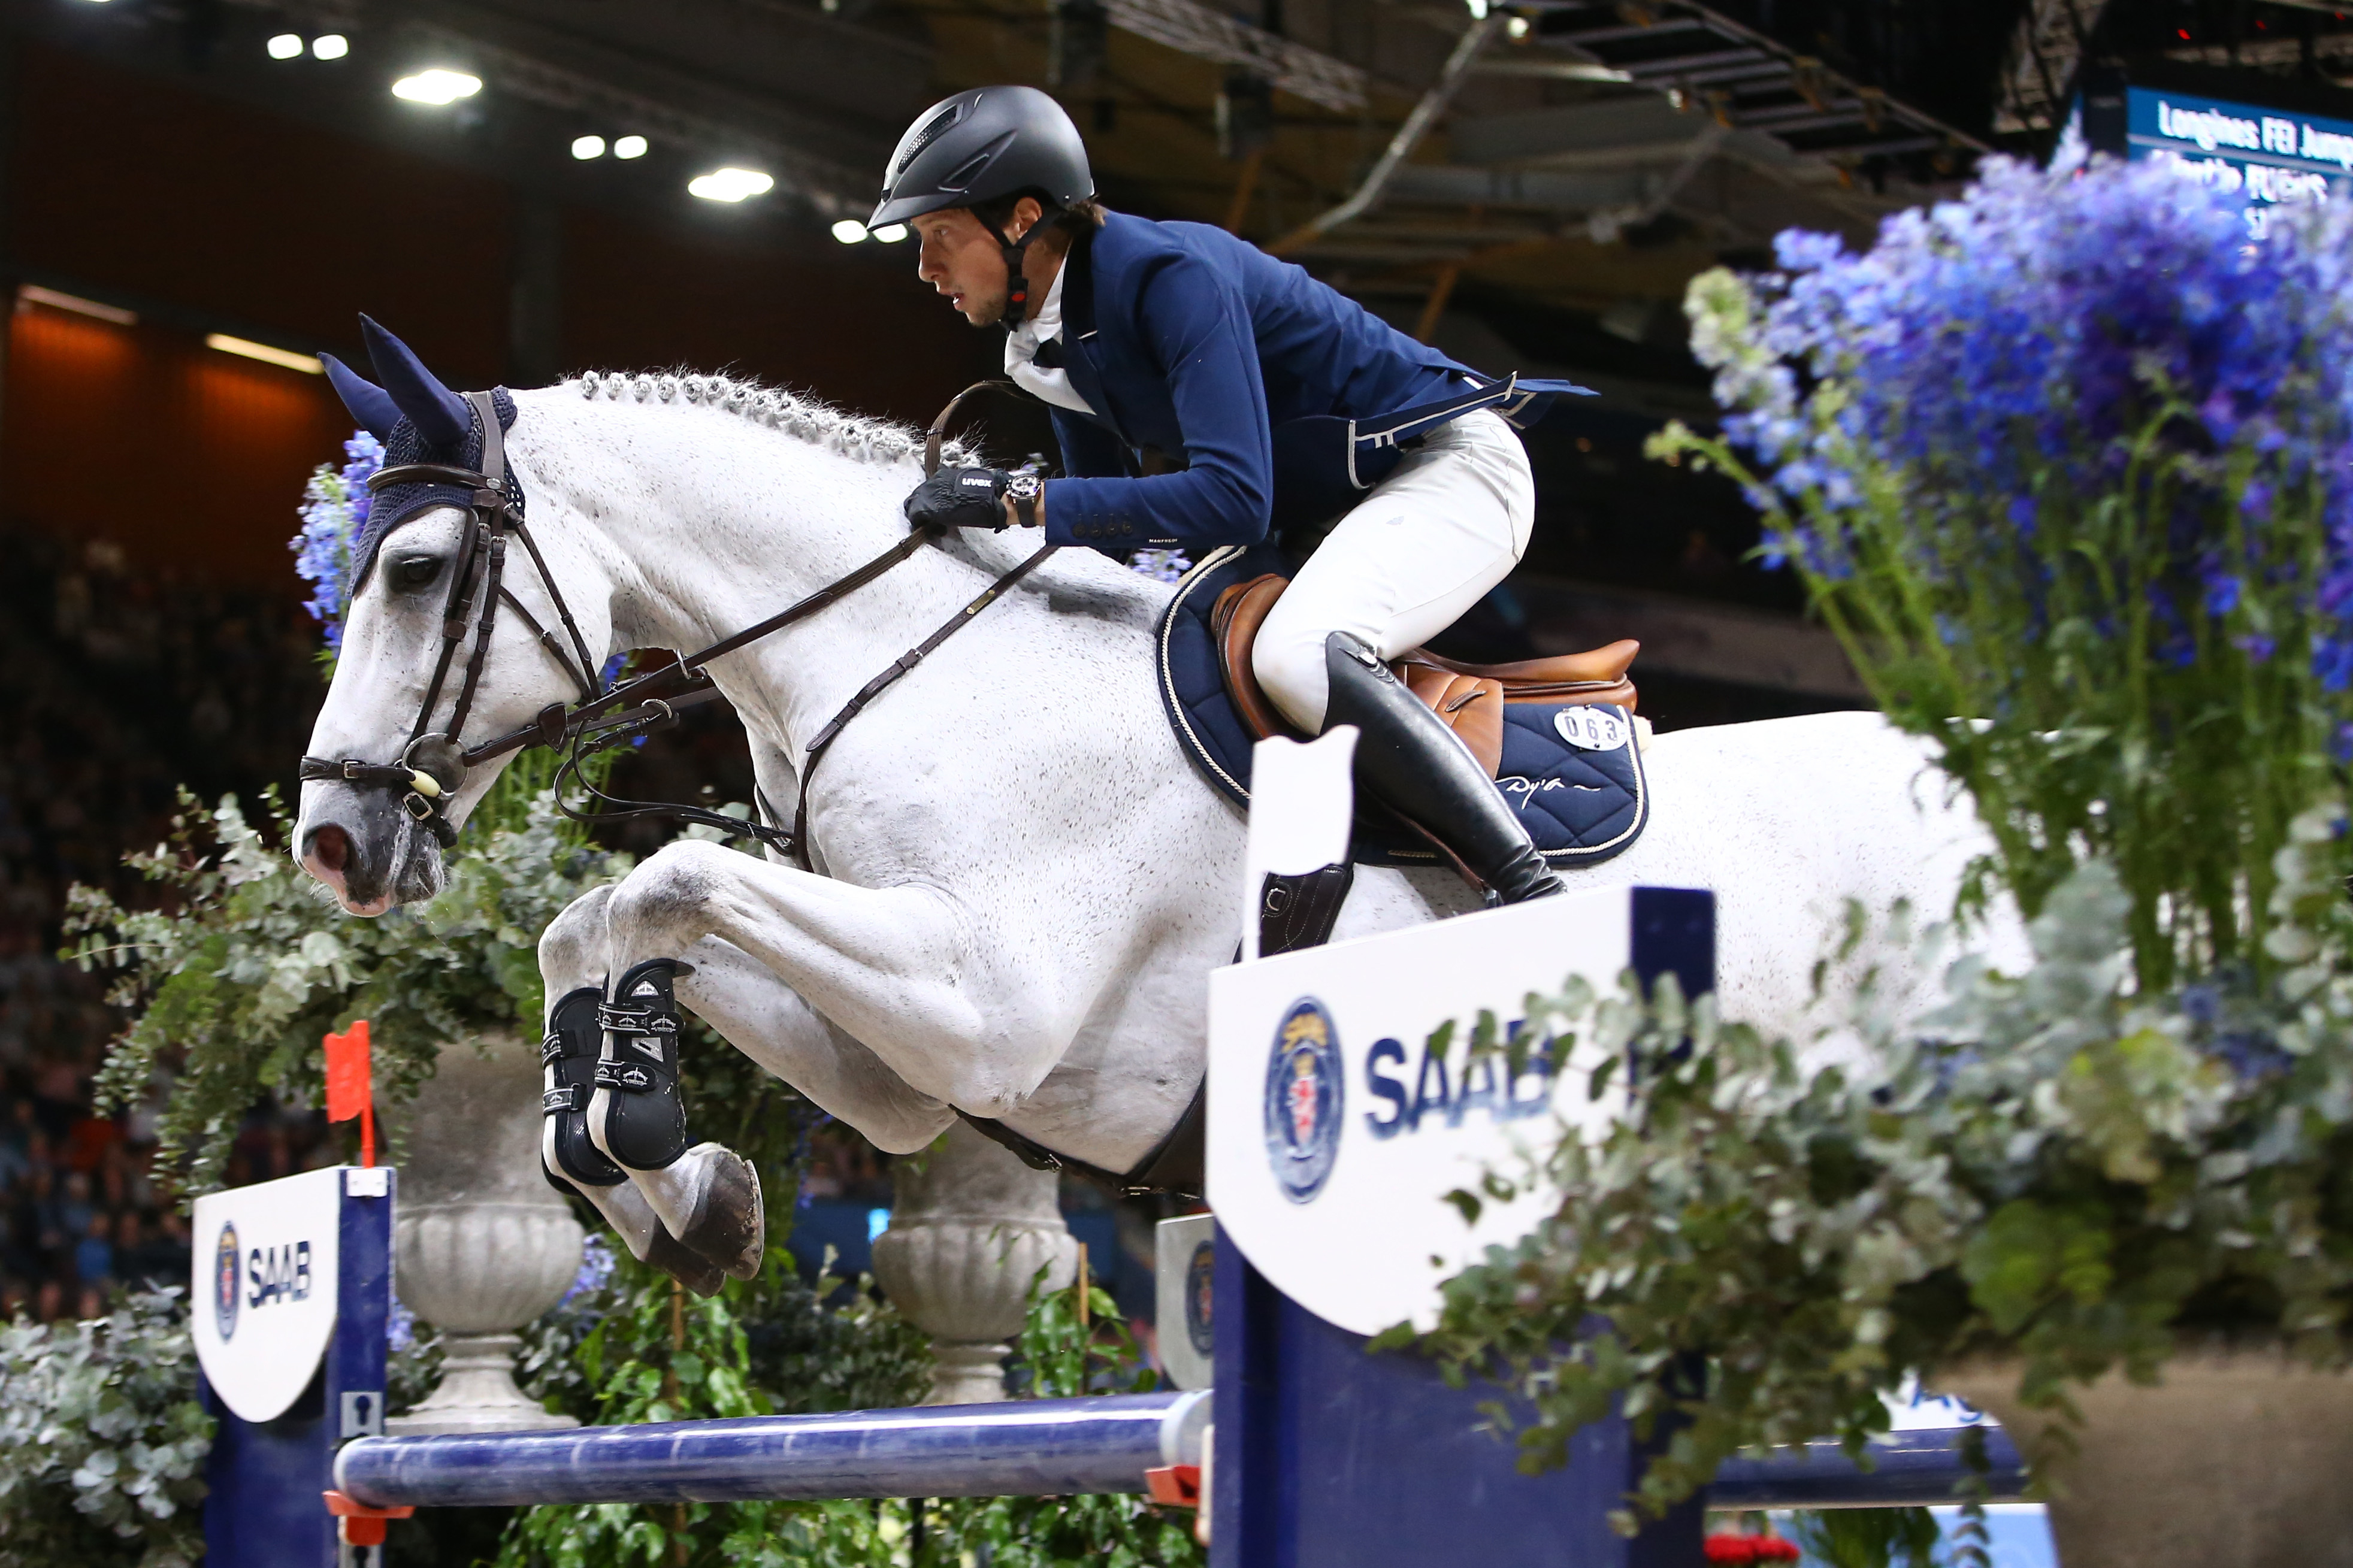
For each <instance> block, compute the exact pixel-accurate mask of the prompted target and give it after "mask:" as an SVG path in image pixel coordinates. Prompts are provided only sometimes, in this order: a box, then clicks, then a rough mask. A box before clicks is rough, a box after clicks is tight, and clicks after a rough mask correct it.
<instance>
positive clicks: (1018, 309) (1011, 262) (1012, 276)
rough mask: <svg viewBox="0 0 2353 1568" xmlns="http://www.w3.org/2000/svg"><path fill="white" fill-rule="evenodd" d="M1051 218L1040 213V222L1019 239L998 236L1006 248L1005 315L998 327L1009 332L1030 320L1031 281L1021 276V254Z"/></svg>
mask: <svg viewBox="0 0 2353 1568" xmlns="http://www.w3.org/2000/svg"><path fill="white" fill-rule="evenodd" d="M1050 216H1052V215H1051V213H1050V212H1045V211H1041V212H1039V215H1038V221H1037V222H1036V223H1033V224H1031V225H1030V226H1029V227H1028V228H1026V229H1023V230H1022V231H1021V237H1020V238H1019V239H1006V238H1004V237H1003V235H1002V234H1001V233H1000V234H999V236H998V241H999V243H1000V244H1001V245H1003V247H1004V248H1005V314H1004V315H1003V316H1001V317H999V318H998V320H997V325H998V326H1001V327H1003V328H1004V329H1005V330H1006V331H1008V332H1009V331H1012V330H1013V329H1014V328H1016V327H1018V326H1019V325H1020V324H1021V323H1022V322H1023V321H1027V320H1029V279H1026V278H1024V277H1022V275H1021V253H1022V252H1023V251H1025V250H1028V249H1029V242H1030V241H1031V240H1033V239H1035V238H1037V237H1038V236H1039V234H1041V233H1043V232H1044V231H1045V227H1046V220H1047V218H1048V217H1050Z"/></svg>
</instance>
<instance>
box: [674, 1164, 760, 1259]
mask: <svg viewBox="0 0 2353 1568" xmlns="http://www.w3.org/2000/svg"><path fill="white" fill-rule="evenodd" d="M686 1158H687V1159H689V1160H694V1159H708V1160H709V1161H710V1162H711V1171H710V1175H709V1177H708V1178H707V1180H706V1182H705V1184H704V1186H703V1189H702V1202H700V1203H698V1204H696V1205H695V1206H694V1220H693V1223H692V1224H691V1225H689V1226H687V1227H686V1229H685V1230H684V1231H682V1232H681V1233H680V1236H679V1240H681V1241H682V1242H684V1243H685V1244H686V1245H687V1246H688V1247H692V1248H693V1249H694V1250H695V1251H696V1252H698V1253H701V1254H702V1256H703V1257H704V1258H707V1259H709V1260H710V1261H711V1262H712V1263H713V1264H715V1265H717V1266H718V1267H719V1268H722V1269H723V1270H725V1271H726V1272H727V1273H730V1274H733V1276H734V1277H735V1278H736V1279H757V1278H758V1277H759V1273H760V1263H761V1259H762V1258H764V1257H765V1255H766V1251H767V1241H768V1219H767V1212H766V1210H765V1207H764V1205H763V1204H762V1202H761V1198H760V1173H759V1172H758V1171H756V1170H754V1168H753V1165H752V1162H751V1161H749V1160H746V1159H745V1158H744V1156H743V1155H741V1154H738V1153H737V1152H735V1151H733V1149H729V1148H726V1147H725V1146H723V1145H722V1144H718V1143H698V1144H696V1145H695V1146H694V1147H693V1148H691V1149H690V1150H688V1151H687V1152H686Z"/></svg>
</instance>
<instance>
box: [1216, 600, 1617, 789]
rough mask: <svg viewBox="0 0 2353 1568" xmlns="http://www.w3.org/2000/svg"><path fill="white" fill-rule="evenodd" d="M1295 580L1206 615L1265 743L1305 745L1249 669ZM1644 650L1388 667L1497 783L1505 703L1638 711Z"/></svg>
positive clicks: (1423, 651) (1229, 686)
mask: <svg viewBox="0 0 2353 1568" xmlns="http://www.w3.org/2000/svg"><path fill="white" fill-rule="evenodd" d="M1290 585H1291V580H1290V579H1289V578H1287V577H1282V576H1279V575H1277V574H1273V573H1269V574H1266V575H1265V576H1262V577H1253V578H1251V579H1250V581H1249V582H1247V583H1237V584H1234V585H1233V586H1231V587H1229V588H1228V589H1227V590H1226V591H1225V592H1224V593H1222V594H1219V595H1218V598H1217V603H1216V604H1215V605H1212V606H1211V608H1210V611H1209V631H1210V635H1211V636H1212V637H1215V638H1216V639H1217V644H1218V665H1219V670H1220V671H1221V672H1222V673H1223V674H1224V676H1225V681H1226V692H1227V694H1228V695H1229V696H1230V697H1231V698H1232V699H1233V703H1234V711H1235V712H1237V713H1239V714H1240V715H1241V720H1242V722H1243V723H1245V724H1247V725H1248V726H1250V732H1251V733H1252V734H1253V735H1254V736H1256V737H1257V738H1258V739H1260V740H1261V741H1263V740H1265V739H1266V738H1267V737H1268V736H1270V735H1282V736H1287V737H1289V738H1290V739H1292V740H1294V741H1300V740H1305V739H1306V738H1307V737H1306V736H1304V735H1302V734H1301V733H1300V732H1299V731H1298V729H1297V728H1296V727H1295V726H1293V724H1292V723H1291V722H1290V721H1288V720H1286V719H1284V718H1283V717H1282V714H1281V713H1279V712H1278V711H1276V710H1275V706H1274V704H1273V703H1272V702H1271V701H1269V700H1267V695H1266V693H1265V692H1263V691H1261V690H1260V689H1259V684H1258V677H1257V675H1256V674H1254V673H1253V672H1252V670H1251V668H1250V648H1251V647H1252V646H1253V645H1255V644H1256V643H1257V641H1258V633H1259V628H1260V627H1261V626H1264V625H1265V624H1266V617H1267V612H1268V611H1270V610H1271V609H1273V608H1274V605H1275V601H1276V600H1278V599H1280V598H1282V591H1283V590H1284V589H1285V588H1287V587H1289V586H1290ZM1641 646H1642V645H1641V644H1640V643H1638V642H1635V641H1633V640H1631V639H1630V638H1623V639H1620V641H1617V642H1613V643H1611V644H1609V646H1607V647H1598V648H1595V649H1593V650H1591V651H1590V652H1588V653H1569V654H1561V655H1559V656H1557V657H1556V658H1528V659H1521V660H1519V661H1517V662H1515V663H1512V664H1461V663H1459V662H1457V661H1456V660H1453V659H1451V658H1441V657H1440V656H1439V655H1437V654H1434V653H1432V652H1430V650H1429V649H1428V648H1422V647H1418V648H1414V649H1412V650H1410V651H1409V652H1408V653H1407V654H1406V655H1405V657H1404V658H1399V659H1397V660H1395V661H1393V662H1392V663H1391V664H1390V666H1389V668H1391V669H1392V670H1395V671H1396V672H1397V677H1398V679H1399V680H1402V681H1404V682H1405V683H1406V686H1407V688H1408V689H1410V690H1411V691H1412V692H1413V694H1414V695H1415V696H1416V697H1419V698H1420V699H1421V700H1423V701H1424V702H1426V703H1428V704H1429V705H1430V709H1431V710H1433V711H1434V712H1436V713H1437V714H1438V716H1439V717H1440V718H1441V719H1443V720H1445V721H1446V722H1447V723H1448V724H1449V725H1450V726H1451V727H1452V729H1453V731H1454V732H1455V733H1456V734H1457V735H1459V736H1461V738H1462V742H1463V743H1464V744H1465V745H1467V746H1469V747H1470V748H1471V754H1472V756H1474V757H1476V758H1478V759H1479V762H1480V765H1482V767H1484V768H1485V769H1486V770H1487V776H1488V777H1489V778H1493V777H1494V776H1495V773H1496V771H1497V769H1498V768H1499V767H1500V766H1501V764H1502V763H1503V757H1504V704H1505V703H1507V702H1543V703H1548V704H1551V705H1553V706H1559V705H1561V704H1563V703H1587V702H1614V703H1616V704H1617V705H1618V706H1620V707H1621V708H1623V709H1625V710H1627V711H1628V712H1632V711H1633V710H1634V698H1635V693H1634V683H1633V682H1632V681H1631V680H1630V679H1627V676H1626V671H1627V670H1628V669H1629V668H1630V667H1631V666H1632V665H1633V662H1634V655H1635V654H1636V653H1637V652H1638V651H1640V649H1641Z"/></svg>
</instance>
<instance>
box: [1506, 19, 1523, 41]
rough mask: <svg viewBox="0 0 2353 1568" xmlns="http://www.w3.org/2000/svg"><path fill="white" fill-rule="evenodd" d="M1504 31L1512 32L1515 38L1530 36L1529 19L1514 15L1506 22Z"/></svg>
mask: <svg viewBox="0 0 2353 1568" xmlns="http://www.w3.org/2000/svg"><path fill="white" fill-rule="evenodd" d="M1504 31H1505V32H1507V33H1509V34H1511V35H1512V37H1514V38H1525V37H1527V36H1528V19H1527V18H1526V17H1525V16H1514V17H1513V18H1512V19H1511V20H1510V21H1508V22H1506V23H1504Z"/></svg>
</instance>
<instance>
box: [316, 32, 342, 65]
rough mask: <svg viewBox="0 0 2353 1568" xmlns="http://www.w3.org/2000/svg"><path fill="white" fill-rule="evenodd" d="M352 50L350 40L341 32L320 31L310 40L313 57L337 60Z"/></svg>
mask: <svg viewBox="0 0 2353 1568" xmlns="http://www.w3.org/2000/svg"><path fill="white" fill-rule="evenodd" d="M351 52H352V41H351V40H350V39H349V38H346V37H343V35H342V34H341V33H322V34H320V35H319V36H318V37H315V38H313V39H311V58H314V59H322V60H339V59H342V58H343V57H344V56H345V55H347V54H350V53H351Z"/></svg>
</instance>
